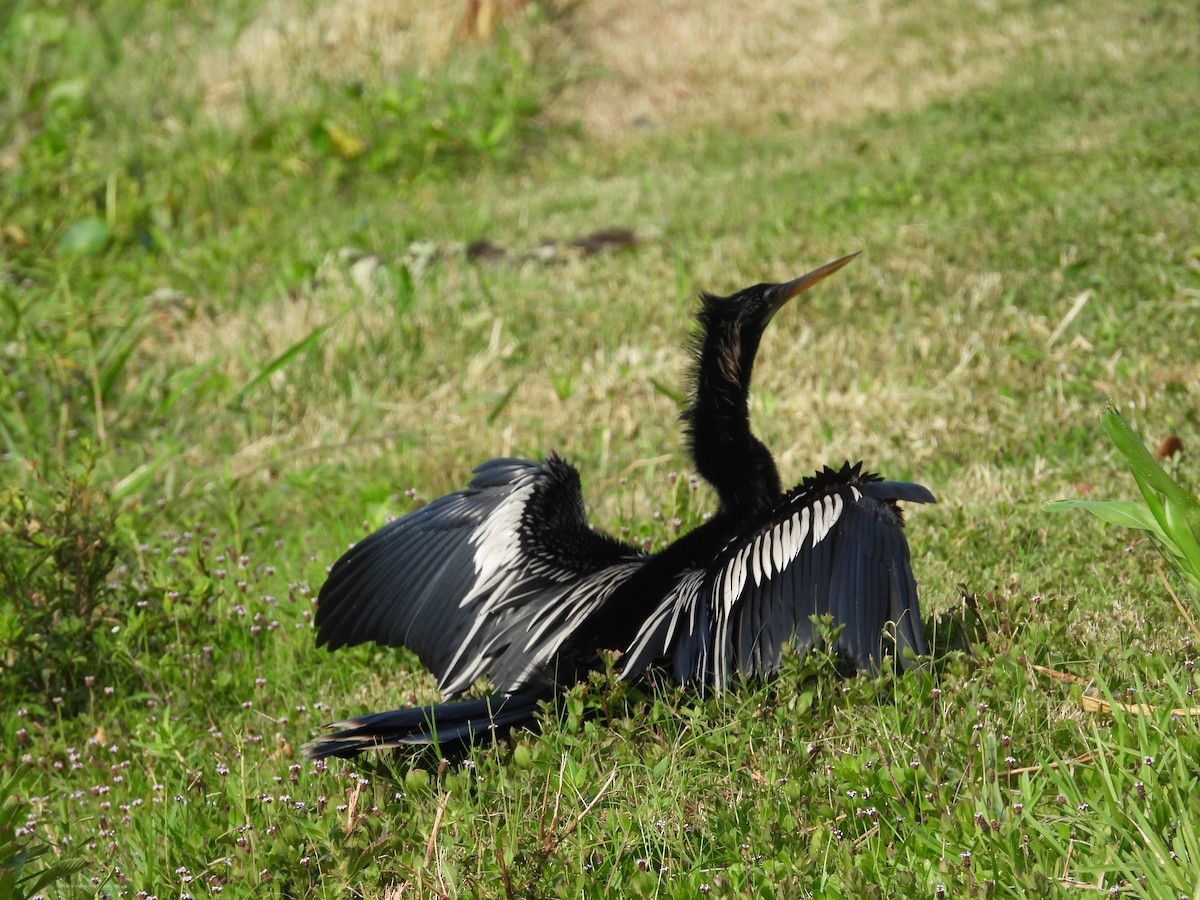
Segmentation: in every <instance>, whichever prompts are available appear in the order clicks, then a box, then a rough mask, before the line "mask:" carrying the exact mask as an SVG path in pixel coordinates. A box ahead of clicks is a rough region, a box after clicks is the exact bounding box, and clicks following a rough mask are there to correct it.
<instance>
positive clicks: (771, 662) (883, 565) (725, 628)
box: [623, 464, 935, 690]
mask: <svg viewBox="0 0 1200 900" xmlns="http://www.w3.org/2000/svg"><path fill="white" fill-rule="evenodd" d="M899 500H906V501H911V502H917V503H933V502H935V501H934V498H933V495H932V494H931V493H930V492H929V491H928V490H926V489H925V488H923V487H921V486H920V485H916V484H910V483H908V482H895V481H882V480H880V479H879V478H877V477H876V476H873V475H866V474H861V473H860V470H859V467H858V466H850V465H849V464H847V465H845V466H843V467H842V469H841V470H840V471H834V470H831V469H826V470H824V471H823V472H821V473H819V474H818V475H816V476H815V477H813V478H810V479H807V480H805V481H804V482H803V483H802V484H801V485H799V486H798V487H797V488H795V489H794V490H792V491H791V492H790V493H789V494H787V495H786V496H784V497H783V498H782V500H781V501H780V502H779V503H778V504H776V505H775V506H774V507H773V508H772V509H770V510H769V511H768V512H767V513H765V514H763V515H762V516H759V517H756V519H755V520H754V521H753V522H751V523H748V525H747V527H745V528H742V529H740V530H739V531H738V532H737V534H736V535H735V537H734V538H733V539H732V540H731V541H729V543H728V544H726V546H725V547H724V548H723V549H722V550H721V551H720V552H719V553H718V554H717V555H716V557H715V558H714V560H713V562H712V563H711V564H709V565H706V566H703V567H694V568H691V569H689V570H687V571H685V572H684V573H683V574H682V575H681V577H680V578H679V579H678V580H677V581H676V582H675V584H674V587H673V588H672V590H671V591H670V592H669V593H668V595H667V597H666V598H665V600H664V601H663V602H662V603H661V604H660V605H659V606H658V607H657V608H656V610H655V611H654V612H653V613H652V614H651V616H650V617H649V619H648V620H647V623H646V626H645V627H644V628H643V629H642V631H641V632H640V633H639V637H638V639H637V640H636V641H635V642H634V644H633V646H632V647H631V648H630V650H629V654H628V657H627V660H628V661H627V662H626V663H625V668H624V671H623V674H624V676H625V677H630V676H632V675H635V674H637V673H638V672H640V671H642V670H643V669H644V668H645V667H646V666H648V665H649V664H650V663H652V662H654V660H655V659H661V658H670V659H671V661H672V664H673V667H674V671H675V676H676V677H677V678H678V679H679V680H680V681H704V682H707V683H709V684H710V685H711V686H712V687H713V688H715V689H716V690H721V689H722V688H723V687H724V686H725V685H726V684H727V683H728V681H729V679H730V676H731V675H732V674H734V673H737V674H738V675H740V676H742V677H752V676H755V675H762V674H765V673H768V672H770V671H772V670H773V669H775V668H777V667H778V666H779V663H780V654H781V651H782V648H783V645H784V644H785V643H788V642H789V641H794V642H795V644H796V646H797V649H798V650H800V651H801V652H802V653H803V652H805V651H807V650H808V649H809V648H811V647H812V646H813V644H814V642H815V641H816V639H817V634H816V633H815V630H814V628H813V624H812V621H811V618H812V616H814V615H816V616H824V615H829V616H831V617H832V618H833V623H834V626H835V627H836V626H841V627H842V630H841V633H840V634H839V635H838V637H837V638H836V640H835V641H834V644H833V648H834V649H835V650H836V651H838V652H839V653H840V654H841V655H842V656H843V657H845V658H846V659H847V660H849V661H850V662H852V663H853V664H854V665H855V666H856V667H857V668H859V669H867V670H870V669H874V668H876V667H877V666H878V663H879V661H880V659H881V658H882V655H883V653H884V652H885V648H886V647H887V645H889V644H894V646H895V649H896V650H897V654H898V657H899V659H900V662H901V665H904V666H908V665H911V664H912V663H911V662H910V661H909V658H908V657H909V653H908V652H907V651H911V654H912V655H915V656H923V655H925V654H926V649H925V639H924V636H923V633H922V630H921V617H920V608H919V606H918V603H917V586H916V581H915V580H914V579H913V575H912V569H911V566H910V563H909V551H908V542H907V541H906V540H905V537H904V531H903V525H902V519H901V514H900V509H899V506H898V505H897V501H899ZM889 635H890V640H889V639H888V636H889Z"/></svg>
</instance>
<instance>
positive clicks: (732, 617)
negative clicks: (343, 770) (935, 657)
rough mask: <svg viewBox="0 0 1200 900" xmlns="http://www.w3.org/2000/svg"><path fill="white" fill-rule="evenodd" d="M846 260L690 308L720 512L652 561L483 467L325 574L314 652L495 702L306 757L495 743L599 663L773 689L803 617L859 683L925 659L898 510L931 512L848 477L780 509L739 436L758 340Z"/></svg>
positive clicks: (859, 476)
mask: <svg viewBox="0 0 1200 900" xmlns="http://www.w3.org/2000/svg"><path fill="white" fill-rule="evenodd" d="M854 255H855V256H856V255H857V254H854ZM853 258H854V256H847V257H844V258H842V259H839V260H836V261H834V262H831V263H828V264H827V265H824V266H822V267H821V268H819V269H816V270H814V271H813V272H810V273H808V274H807V275H804V276H801V277H800V278H797V279H796V280H794V281H789V282H786V283H784V284H759V285H755V286H753V287H749V288H746V289H745V290H742V291H739V292H737V293H735V294H733V295H731V296H729V297H714V296H711V295H707V294H706V295H704V296H703V297H702V304H701V308H700V312H699V315H698V319H699V325H700V331H699V334H698V337H697V341H696V349H695V357H696V359H695V368H694V375H693V383H692V393H691V400H690V403H689V406H688V408H687V410H686V411H685V412H684V414H683V418H684V421H685V423H686V426H687V435H688V441H689V445H690V449H691V454H692V459H693V460H694V462H695V466H696V471H697V472H698V473H699V474H700V475H701V476H702V477H703V478H704V479H705V480H706V481H708V482H709V483H710V484H711V485H712V486H713V487H714V488H715V489H716V492H717V497H718V500H719V502H718V506H717V510H716V512H715V513H714V515H713V516H712V517H711V518H710V519H709V520H708V521H707V522H705V523H704V524H702V525H699V526H698V527H696V528H694V529H693V530H692V531H690V532H688V533H687V534H685V535H684V536H683V537H681V538H679V539H678V540H676V541H675V542H674V543H673V544H671V545H669V546H667V547H666V548H664V549H663V550H660V551H659V552H657V553H653V554H646V553H643V552H641V551H640V550H638V549H637V548H635V547H633V546H631V545H629V544H626V543H623V542H621V541H618V540H615V539H613V538H611V537H608V536H606V535H603V534H600V533H598V532H595V531H593V530H592V529H591V527H590V526H589V525H588V522H587V519H586V517H585V513H584V505H583V496H582V493H581V491H580V485H579V474H578V472H576V470H575V469H574V468H573V467H572V466H571V465H570V464H568V463H567V462H565V461H564V460H562V459H561V458H560V457H558V456H556V455H551V456H549V457H548V458H547V459H546V460H545V461H544V462H542V463H536V462H531V461H528V460H523V459H494V460H491V461H490V462H486V463H484V464H483V465H481V466H480V467H479V468H477V469H476V470H475V478H474V479H473V480H472V481H471V483H470V485H469V486H468V487H467V488H466V489H465V490H462V491H458V492H456V493H453V494H449V495H448V496H445V497H442V498H440V499H438V500H435V501H433V502H432V503H430V504H428V505H427V506H424V507H422V508H421V509H418V510H416V511H414V512H412V513H409V514H408V515H406V516H404V517H403V518H401V519H398V520H396V521H394V522H392V523H390V524H389V525H386V526H384V527H383V528H381V529H380V530H379V531H377V532H375V533H374V534H372V535H370V536H369V537H367V538H366V539H365V540H363V541H361V542H360V543H358V544H357V545H355V546H354V547H353V548H352V549H351V550H349V551H348V552H347V553H346V554H345V555H344V556H342V558H341V559H339V560H338V561H337V562H336V563H334V565H333V567H332V569H331V570H330V574H329V579H328V580H327V581H326V582H325V585H324V587H322V589H321V592H320V595H319V597H318V601H317V615H316V624H317V643H318V644H319V645H320V644H323V645H325V646H327V647H328V648H329V649H330V650H336V649H337V648H338V647H342V646H344V645H347V644H358V643H363V642H366V641H375V642H377V643H379V644H384V645H387V646H393V647H399V646H403V647H408V648H409V649H411V650H413V651H414V652H415V653H416V654H417V656H418V657H419V658H420V659H421V661H422V662H423V663H424V664H425V665H426V666H428V667H429V668H430V669H431V670H432V671H433V673H434V674H435V675H436V676H437V678H438V683H439V686H440V687H441V690H442V693H443V695H444V697H445V699H446V700H447V701H454V700H455V698H457V697H459V696H460V695H461V694H462V693H463V692H464V691H466V690H467V689H468V688H470V687H471V685H472V684H473V683H475V681H476V680H477V679H479V678H480V677H481V676H486V677H487V678H488V679H489V680H490V682H491V685H492V688H493V690H494V691H495V695H494V696H491V697H488V698H484V699H481V700H458V701H455V702H445V703H440V704H435V705H432V706H427V707H416V708H411V709H403V710H396V711H392V712H383V713H376V714H374V715H369V716H365V717H363V718H358V719H349V720H347V721H344V722H338V723H336V724H335V725H334V726H331V727H334V728H337V729H339V730H338V731H336V732H334V733H332V734H327V735H325V736H323V737H319V738H317V739H316V740H314V741H313V742H311V743H310V744H309V745H307V747H306V752H307V753H308V755H309V756H312V757H321V756H351V755H353V754H355V753H358V752H360V751H362V750H365V749H370V748H376V747H395V746H398V745H401V744H421V743H432V742H437V743H439V744H442V745H445V744H448V743H454V742H462V743H466V742H470V741H472V740H473V739H476V738H477V737H484V736H487V735H494V734H496V733H497V732H505V731H507V730H509V729H510V728H512V727H513V726H515V725H520V724H524V723H528V722H530V721H531V720H532V719H533V718H534V716H535V714H536V711H537V707H538V704H539V703H540V702H541V701H543V700H546V699H549V698H552V697H553V696H554V695H555V692H556V690H558V689H559V686H569V685H571V684H574V683H576V682H577V681H578V680H579V679H581V678H583V677H585V676H586V674H587V672H588V671H589V670H591V669H594V668H596V667H599V666H602V665H603V658H602V656H601V653H602V652H604V651H613V650H615V651H620V653H621V656H620V658H619V662H618V666H619V670H620V675H621V677H622V678H634V677H637V676H639V675H641V674H642V673H643V672H644V671H645V670H646V669H647V668H648V667H650V666H651V665H653V664H656V663H657V664H663V665H666V666H668V667H669V668H670V670H671V671H672V672H673V674H674V677H675V678H676V679H677V680H678V681H679V682H681V683H685V684H686V683H695V684H697V685H699V687H700V688H701V690H704V689H710V690H716V691H720V690H721V689H722V688H724V687H725V686H726V685H727V684H728V683H729V682H730V681H731V679H733V678H735V677H740V678H749V677H753V676H757V675H763V674H766V673H769V672H771V671H772V670H774V669H776V668H777V667H778V666H779V663H780V652H781V650H782V647H783V645H784V644H785V643H787V642H789V641H793V642H794V643H795V644H796V646H797V648H798V650H799V651H800V652H805V651H807V650H808V649H809V648H811V647H812V646H813V644H814V642H815V641H816V640H818V639H819V637H818V633H817V632H816V630H815V628H814V625H813V617H814V616H825V615H828V616H831V617H832V619H833V623H834V625H835V626H841V630H840V632H839V633H838V635H837V637H836V639H835V640H834V641H833V650H834V651H835V652H837V653H838V654H839V655H840V656H841V657H842V658H843V660H844V661H846V662H847V663H849V664H851V665H852V666H853V667H855V668H858V669H868V670H869V669H872V668H874V667H875V666H876V665H877V664H878V662H879V660H880V659H881V657H882V655H883V654H884V653H885V652H887V651H888V650H889V649H891V647H892V646H894V649H895V651H896V656H897V658H898V660H899V663H900V665H901V666H903V667H908V666H911V665H913V664H914V662H913V660H914V659H915V658H916V657H919V656H923V655H925V653H926V650H925V641H924V637H923V634H922V630H921V618H920V611H919V608H918V605H917V586H916V582H915V581H914V580H913V575H912V571H911V568H910V564H909V551H908V544H907V542H906V540H905V538H904V532H903V529H902V519H901V513H900V508H899V505H898V503H897V501H900V500H905V501H912V502H917V503H933V502H934V498H933V495H932V494H930V492H929V491H928V490H926V489H925V488H924V487H921V486H920V485H916V484H910V483H907V482H896V481H884V480H882V479H881V478H880V477H879V476H877V475H871V474H868V473H866V472H863V471H862V469H861V464H859V465H850V464H849V463H846V464H844V465H843V466H842V467H841V468H840V469H830V468H826V469H824V470H823V471H821V472H818V473H817V474H816V475H814V476H812V477H810V478H806V479H805V480H804V481H803V482H801V484H799V485H798V486H796V487H795V488H793V489H792V490H790V491H788V492H786V493H784V491H783V489H782V487H781V485H780V481H779V472H778V470H777V469H776V468H775V462H774V460H773V459H772V458H771V454H770V453H769V452H768V450H767V448H766V447H765V446H764V445H763V443H762V442H761V441H760V440H759V439H758V438H756V437H755V436H754V435H753V434H752V433H751V431H750V423H749V408H748V405H747V398H748V393H749V388H750V377H751V372H752V370H753V366H754V357H755V354H756V353H757V351H758V346H759V341H760V339H761V338H762V334H763V330H764V329H765V328H766V326H767V324H768V323H769V322H770V321H771V318H772V316H774V315H775V313H776V312H777V311H778V310H779V309H780V308H781V307H782V306H783V305H784V304H785V303H786V302H787V301H788V300H790V299H792V298H793V297H795V296H797V295H798V294H800V293H802V292H803V291H805V290H807V289H808V288H810V287H812V286H813V285H814V284H816V283H817V282H819V281H821V280H822V279H823V278H825V277H827V276H829V275H831V274H832V273H834V272H836V271H837V270H838V269H840V268H841V267H842V266H844V265H845V264H846V263H848V262H849V261H850V260H851V259H853Z"/></svg>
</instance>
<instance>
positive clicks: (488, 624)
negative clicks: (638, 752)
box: [316, 456, 643, 697]
mask: <svg viewBox="0 0 1200 900" xmlns="http://www.w3.org/2000/svg"><path fill="white" fill-rule="evenodd" d="M642 560H643V557H642V555H641V554H640V553H639V552H637V551H636V550H635V549H634V548H633V547H630V546H628V545H626V544H623V543H621V542H619V541H616V540H614V539H612V538H609V537H606V536H604V535H602V534H598V533H596V532H594V531H592V530H591V528H590V526H589V525H588V523H587V519H586V517H585V514H584V507H583V495H582V492H581V490H580V486H579V473H578V472H577V471H576V470H575V469H574V467H572V466H571V465H569V464H568V463H566V462H565V461H563V460H562V459H560V458H559V457H557V456H551V457H550V458H548V459H547V460H546V461H545V462H544V463H542V464H538V463H535V462H530V461H529V460H522V459H494V460H491V461H490V462H486V463H484V464H483V465H481V466H480V467H479V468H477V469H476V470H475V478H474V479H473V480H472V481H471V483H470V485H469V486H468V487H467V488H466V489H465V490H462V491H458V492H456V493H453V494H449V495H447V496H445V497H441V498H439V499H438V500H435V501H433V502H432V503H430V504H428V505H427V506H424V507H422V508H421V509H418V510H416V511H414V512H412V513H410V514H408V515H407V516H404V517H403V518H401V519H397V520H396V521H395V522H392V523H390V524H388V525H386V526H384V527H383V528H381V529H380V530H379V531H377V532H375V533H374V534H372V535H370V536H369V537H367V538H366V539H365V540H363V541H361V542H359V543H358V544H356V545H355V546H354V547H353V548H351V549H350V550H349V551H348V552H347V553H346V554H345V555H344V556H342V558H341V559H339V560H338V561H337V562H336V563H334V565H333V567H332V568H331V570H330V573H329V578H328V580H327V581H326V582H325V585H324V586H323V587H322V588H321V592H320V594H319V596H318V600H317V616H316V625H317V643H318V645H320V644H324V645H326V646H328V647H329V649H330V650H335V649H337V648H338V647H341V646H344V645H346V644H359V643H363V642H366V641H375V642H376V643H379V644H385V645H387V646H392V647H399V646H403V647H408V648H409V649H411V650H413V651H414V652H415V653H416V654H417V656H418V657H420V659H421V662H423V663H424V664H425V665H426V666H428V667H429V669H430V670H431V671H432V672H433V673H434V674H435V675H436V676H437V678H438V683H439V685H440V687H441V689H442V691H443V693H444V694H445V695H446V696H447V697H453V696H456V695H457V694H460V693H461V692H463V691H464V690H466V689H467V688H468V687H470V685H471V684H472V683H473V682H474V681H475V680H476V679H478V678H479V677H480V676H481V675H485V674H487V675H490V676H491V680H492V683H493V685H494V686H495V688H496V689H497V690H499V691H501V692H503V693H510V692H512V691H515V690H517V689H519V688H520V687H523V686H525V685H527V684H529V683H530V682H533V681H539V680H547V679H548V678H550V677H552V675H553V673H552V671H550V669H552V667H553V665H554V655H555V653H556V651H557V649H558V647H559V646H560V645H561V643H562V641H563V640H564V639H565V637H566V636H567V635H568V634H570V632H571V631H572V630H573V629H574V628H575V627H576V626H577V625H578V624H579V623H580V622H582V621H584V620H585V619H586V618H587V616H588V614H589V613H590V612H591V611H592V610H594V609H595V608H596V607H598V606H599V605H601V604H602V603H603V602H604V601H605V600H606V599H607V597H608V596H609V595H610V594H611V593H612V591H613V590H615V589H616V588H617V587H618V586H619V585H620V584H622V583H623V582H624V580H625V579H626V578H628V577H629V576H630V575H632V574H633V573H634V572H635V571H636V570H637V569H638V568H639V567H640V566H641V564H642Z"/></svg>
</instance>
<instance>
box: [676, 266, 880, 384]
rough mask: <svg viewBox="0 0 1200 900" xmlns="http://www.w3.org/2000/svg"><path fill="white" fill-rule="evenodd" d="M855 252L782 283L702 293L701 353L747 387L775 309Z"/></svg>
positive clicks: (735, 382)
mask: <svg viewBox="0 0 1200 900" xmlns="http://www.w3.org/2000/svg"><path fill="white" fill-rule="evenodd" d="M856 256H858V253H851V254H850V255H849V256H843V257H842V258H841V259H835V260H834V261H833V262H830V263H826V264H825V265H823V266H821V267H820V268H817V269H813V270H812V271H811V272H809V273H807V274H805V275H801V276H800V277H799V278H796V279H793V280H792V281H785V282H783V283H781V284H756V285H753V286H751V287H748V288H743V289H742V290H740V291H738V292H736V293H734V294H730V295H729V296H728V297H716V296H713V295H711V294H705V295H703V297H702V305H701V307H700V312H699V315H698V316H697V318H698V320H699V322H700V329H701V333H700V336H699V337H700V344H701V346H700V349H701V351H702V352H701V355H702V356H705V357H708V358H709V359H711V360H712V361H713V362H715V363H716V365H717V366H718V367H719V372H720V375H721V376H722V377H723V378H724V379H726V380H727V381H728V382H730V383H732V384H736V385H739V386H740V387H742V388H748V387H749V385H750V372H751V369H752V367H753V365H754V356H755V354H756V353H757V352H758V344H759V341H760V340H761V338H762V335H763V331H764V330H765V329H766V327H767V325H768V324H769V323H770V321H771V319H772V318H773V317H774V316H775V313H777V312H779V310H780V309H782V308H783V306H784V304H785V303H787V302H788V301H789V300H791V299H792V298H793V297H797V296H799V295H800V294H803V293H804V292H805V291H807V290H808V289H809V288H811V287H812V286H813V285H815V284H817V283H818V282H820V281H824V280H825V279H826V278H828V277H829V276H830V275H832V274H833V273H834V272H836V271H837V270H838V269H840V268H842V267H843V266H844V265H846V264H847V263H849V262H850V261H851V260H852V259H854V257H856Z"/></svg>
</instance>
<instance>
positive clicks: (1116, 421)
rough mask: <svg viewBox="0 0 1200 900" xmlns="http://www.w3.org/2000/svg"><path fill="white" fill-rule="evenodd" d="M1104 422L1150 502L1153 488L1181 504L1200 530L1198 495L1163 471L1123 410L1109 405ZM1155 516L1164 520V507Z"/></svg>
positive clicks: (1182, 509) (1191, 522)
mask: <svg viewBox="0 0 1200 900" xmlns="http://www.w3.org/2000/svg"><path fill="white" fill-rule="evenodd" d="M1101 422H1102V423H1103V425H1104V430H1105V431H1106V432H1108V436H1109V438H1111V439H1112V442H1113V445H1114V446H1115V447H1116V448H1117V450H1118V451H1119V452H1120V454H1121V455H1122V456H1123V457H1125V462H1126V464H1127V465H1128V466H1129V469H1130V471H1131V472H1133V477H1134V479H1135V480H1136V481H1137V483H1138V487H1139V489H1140V490H1141V491H1142V495H1143V496H1145V497H1147V503H1150V502H1151V501H1150V498H1149V496H1148V495H1149V492H1150V490H1153V491H1157V492H1158V493H1160V494H1162V495H1163V496H1164V497H1168V498H1170V499H1171V500H1174V501H1175V502H1176V503H1177V504H1179V508H1180V511H1181V512H1182V513H1183V514H1184V516H1185V517H1186V518H1187V520H1188V522H1189V524H1190V525H1191V527H1192V529H1193V530H1194V531H1200V503H1197V502H1196V500H1195V498H1193V497H1191V496H1190V495H1189V494H1188V493H1187V491H1185V490H1184V489H1183V488H1181V487H1180V486H1179V485H1178V484H1176V483H1175V482H1174V481H1173V480H1172V479H1171V476H1170V475H1168V474H1167V473H1166V472H1165V471H1163V468H1162V466H1160V465H1159V464H1158V463H1157V462H1155V460H1154V457H1153V456H1152V455H1151V453H1150V451H1149V450H1147V449H1146V445H1145V444H1143V443H1142V441H1141V438H1139V437H1138V436H1137V433H1136V432H1135V431H1134V430H1133V429H1132V428H1130V427H1129V425H1128V424H1127V423H1126V422H1125V420H1124V419H1123V418H1122V417H1121V414H1120V413H1119V412H1117V411H1116V410H1115V409H1113V408H1112V407H1109V408H1108V409H1106V410H1105V411H1104V415H1103V416H1102V417H1101ZM1156 517H1158V518H1159V521H1163V518H1162V511H1161V507H1160V509H1159V513H1158V514H1156Z"/></svg>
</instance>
